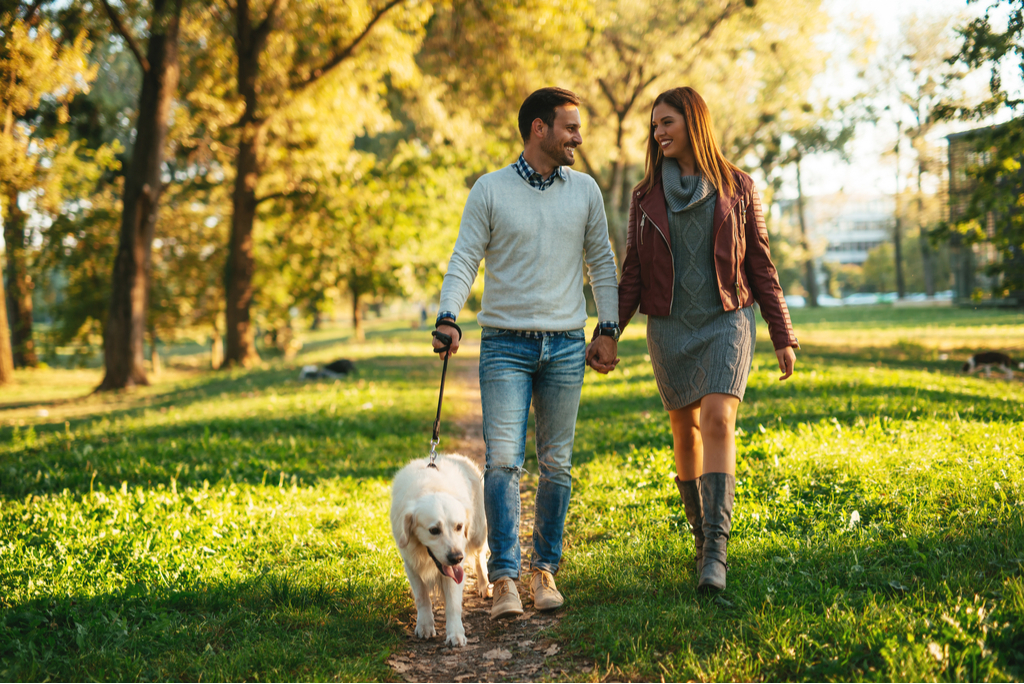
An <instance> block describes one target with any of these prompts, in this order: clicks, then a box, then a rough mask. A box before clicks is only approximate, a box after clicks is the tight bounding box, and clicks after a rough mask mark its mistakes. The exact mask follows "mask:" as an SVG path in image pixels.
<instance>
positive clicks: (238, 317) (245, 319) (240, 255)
mask: <svg viewBox="0 0 1024 684" xmlns="http://www.w3.org/2000/svg"><path fill="white" fill-rule="evenodd" d="M256 155H257V142H256V138H255V136H254V135H253V131H251V130H243V133H242V140H241V141H240V142H239V146H238V159H237V161H236V171H237V175H236V177H235V189H234V193H233V194H232V196H231V201H232V207H233V214H232V219H231V244H230V249H229V252H228V261H227V272H226V274H225V279H226V281H227V282H226V288H225V289H226V290H227V309H226V311H225V319H226V322H227V349H226V350H225V358H224V361H225V365H226V366H231V365H236V364H237V365H240V366H242V367H244V368H250V367H252V366H253V364H255V363H257V362H259V360H260V357H259V354H258V353H257V352H256V340H255V335H254V332H253V326H252V320H251V318H250V313H249V307H250V305H251V304H252V295H253V285H252V277H253V274H254V273H255V271H256V258H255V256H254V254H253V239H252V230H253V224H254V223H255V221H256V179H257V178H258V176H259V171H258V168H257V159H256Z"/></svg>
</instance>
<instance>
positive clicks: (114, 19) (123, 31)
mask: <svg viewBox="0 0 1024 684" xmlns="http://www.w3.org/2000/svg"><path fill="white" fill-rule="evenodd" d="M101 2H102V3H103V8H104V9H105V10H107V16H108V17H110V23H111V24H112V25H113V27H114V30H115V31H117V32H118V34H120V36H121V37H122V38H124V41H125V42H126V43H128V48H129V49H130V50H131V51H132V54H133V55H135V59H137V60H139V65H140V66H141V67H142V70H143V71H149V61H148V60H147V59H146V58H145V56H143V54H142V50H140V49H139V44H138V43H136V42H135V38H133V37H132V34H130V33H129V32H128V29H127V28H126V27H125V25H124V24H123V23H122V22H121V17H119V16H118V15H117V12H115V11H114V8H113V7H111V6H110V2H109V1H108V0H101Z"/></svg>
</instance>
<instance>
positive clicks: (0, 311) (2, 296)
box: [0, 262, 14, 385]
mask: <svg viewBox="0 0 1024 684" xmlns="http://www.w3.org/2000/svg"><path fill="white" fill-rule="evenodd" d="M12 380H14V357H13V355H12V354H11V329H10V328H9V327H8V325H7V294H6V293H5V292H4V265H3V263H2V262H0V385H3V384H5V383H8V382H10V381H12Z"/></svg>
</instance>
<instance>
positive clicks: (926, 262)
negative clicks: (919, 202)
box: [918, 226, 935, 299]
mask: <svg viewBox="0 0 1024 684" xmlns="http://www.w3.org/2000/svg"><path fill="white" fill-rule="evenodd" d="M918 240H920V241H921V264H922V266H923V268H924V291H925V294H926V295H928V298H929V299H931V298H932V297H934V296H935V252H933V251H932V246H931V243H930V242H929V240H928V229H927V228H925V227H924V226H921V227H920V232H919V233H918Z"/></svg>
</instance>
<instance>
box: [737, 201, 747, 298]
mask: <svg viewBox="0 0 1024 684" xmlns="http://www.w3.org/2000/svg"><path fill="white" fill-rule="evenodd" d="M737 208H738V209H739V215H738V216H737V217H736V218H737V221H736V307H737V308H739V307H740V306H741V305H742V304H743V298H742V297H740V236H741V235H742V234H743V221H744V220H745V219H746V218H747V212H746V210H745V207H744V203H743V198H742V197H741V198H740V201H739V205H738V207H737Z"/></svg>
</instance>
